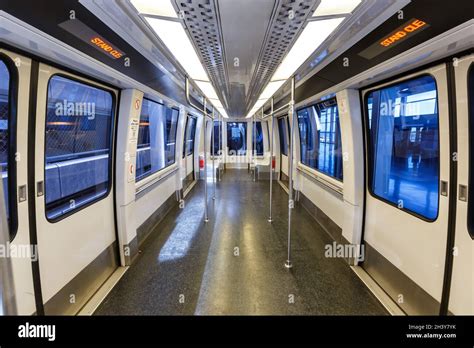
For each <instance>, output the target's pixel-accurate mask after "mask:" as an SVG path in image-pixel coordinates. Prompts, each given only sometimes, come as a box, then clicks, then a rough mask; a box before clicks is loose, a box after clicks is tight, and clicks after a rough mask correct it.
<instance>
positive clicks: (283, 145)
mask: <svg viewBox="0 0 474 348" xmlns="http://www.w3.org/2000/svg"><path fill="white" fill-rule="evenodd" d="M285 119H286V117H282V118H279V119H278V133H279V134H280V153H281V154H282V155H285V156H288V138H287V134H288V133H287V130H286V126H285V123H287V122H285Z"/></svg>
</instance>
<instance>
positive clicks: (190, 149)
mask: <svg viewBox="0 0 474 348" xmlns="http://www.w3.org/2000/svg"><path fill="white" fill-rule="evenodd" d="M195 136H196V118H195V117H191V116H188V118H187V119H186V130H185V134H184V149H183V157H185V156H189V155H191V154H193V153H194V138H195Z"/></svg>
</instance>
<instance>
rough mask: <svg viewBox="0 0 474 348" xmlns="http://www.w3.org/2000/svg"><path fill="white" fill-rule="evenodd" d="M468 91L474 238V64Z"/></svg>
mask: <svg viewBox="0 0 474 348" xmlns="http://www.w3.org/2000/svg"><path fill="white" fill-rule="evenodd" d="M467 86H468V87H467V90H468V91H467V93H468V99H469V116H468V117H469V186H468V187H469V197H468V199H467V202H468V214H467V216H468V220H467V228H468V230H469V234H470V235H471V238H474V168H473V165H474V138H473V137H474V64H471V66H470V68H469V73H468V85H467Z"/></svg>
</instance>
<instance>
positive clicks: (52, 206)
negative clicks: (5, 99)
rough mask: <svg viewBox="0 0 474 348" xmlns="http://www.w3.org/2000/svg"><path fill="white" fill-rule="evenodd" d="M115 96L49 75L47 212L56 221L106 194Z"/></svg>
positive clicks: (46, 171)
mask: <svg viewBox="0 0 474 348" xmlns="http://www.w3.org/2000/svg"><path fill="white" fill-rule="evenodd" d="M113 104H114V98H113V96H112V94H111V93H110V92H108V91H105V90H102V89H99V88H96V87H93V86H90V85H87V84H84V83H82V82H78V81H75V80H71V79H68V78H65V77H62V76H59V75H55V76H53V77H52V78H51V79H50V81H49V85H48V108H47V114H46V127H45V130H46V136H45V142H46V149H45V165H46V168H45V192H46V215H47V217H48V219H56V218H58V217H60V216H61V215H64V214H67V213H69V212H71V211H73V210H75V209H78V208H80V207H82V206H84V205H86V204H88V203H90V202H92V201H95V200H97V199H99V198H100V197H103V196H105V195H106V194H107V192H108V189H109V182H110V172H111V161H110V158H111V154H112V147H111V144H112V133H113Z"/></svg>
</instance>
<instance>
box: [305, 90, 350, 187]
mask: <svg viewBox="0 0 474 348" xmlns="http://www.w3.org/2000/svg"><path fill="white" fill-rule="evenodd" d="M298 125H299V130H300V142H301V146H300V149H301V162H302V163H303V164H305V165H307V166H309V167H311V168H314V169H316V170H318V171H320V172H322V173H324V174H327V175H329V176H331V177H333V178H335V179H338V180H342V142H341V128H340V123H339V113H338V110H337V102H336V99H334V98H333V99H329V100H326V101H323V102H321V103H318V104H316V105H312V106H309V107H307V108H304V109H301V110H299V111H298Z"/></svg>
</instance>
